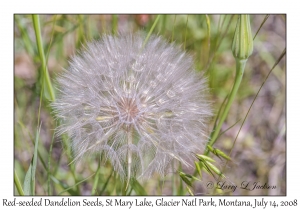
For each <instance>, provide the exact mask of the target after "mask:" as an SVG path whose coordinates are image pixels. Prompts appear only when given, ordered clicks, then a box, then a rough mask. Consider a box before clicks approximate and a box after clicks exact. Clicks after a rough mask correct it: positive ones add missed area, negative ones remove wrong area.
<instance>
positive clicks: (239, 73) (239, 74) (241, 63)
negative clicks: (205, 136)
mask: <svg viewBox="0 0 300 210" xmlns="http://www.w3.org/2000/svg"><path fill="white" fill-rule="evenodd" d="M246 62H247V59H245V60H240V59H236V75H235V81H234V85H233V88H232V90H231V93H230V95H229V98H228V101H227V104H226V106H225V108H224V111H223V113H222V115H221V117H220V121H219V123H218V125H217V126H216V129H215V130H214V131H213V132H212V134H211V138H210V141H209V143H208V144H209V145H211V146H212V145H214V143H215V142H216V140H217V138H218V135H219V133H220V130H221V128H222V125H223V123H224V121H225V119H226V117H227V115H228V112H229V109H230V107H231V105H232V102H233V100H234V98H235V95H236V93H237V91H238V89H239V86H240V84H241V81H242V78H243V74H244V70H245V65H246ZM208 153H209V150H208V149H207V148H206V151H205V155H208Z"/></svg>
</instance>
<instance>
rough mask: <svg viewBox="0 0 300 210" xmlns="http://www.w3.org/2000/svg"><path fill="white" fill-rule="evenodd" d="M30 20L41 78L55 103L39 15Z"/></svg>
mask: <svg viewBox="0 0 300 210" xmlns="http://www.w3.org/2000/svg"><path fill="white" fill-rule="evenodd" d="M32 20H33V26H34V32H35V37H36V43H37V46H38V51H39V56H40V59H41V63H42V69H43V77H44V78H45V80H46V84H47V89H48V91H49V94H50V98H51V100H52V101H55V94H54V90H53V87H52V83H51V80H50V76H49V72H48V68H47V63H46V59H45V53H44V48H43V41H42V35H41V27H40V19H39V15H32Z"/></svg>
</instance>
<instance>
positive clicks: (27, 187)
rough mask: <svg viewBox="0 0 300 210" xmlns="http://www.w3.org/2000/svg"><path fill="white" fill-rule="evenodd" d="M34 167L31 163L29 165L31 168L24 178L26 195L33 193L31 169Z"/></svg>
mask: <svg viewBox="0 0 300 210" xmlns="http://www.w3.org/2000/svg"><path fill="white" fill-rule="evenodd" d="M31 169H32V166H31V164H30V165H29V168H28V170H27V172H26V175H25V179H24V184H23V186H24V195H31V190H30V189H31V185H32V183H31V171H32V170H31Z"/></svg>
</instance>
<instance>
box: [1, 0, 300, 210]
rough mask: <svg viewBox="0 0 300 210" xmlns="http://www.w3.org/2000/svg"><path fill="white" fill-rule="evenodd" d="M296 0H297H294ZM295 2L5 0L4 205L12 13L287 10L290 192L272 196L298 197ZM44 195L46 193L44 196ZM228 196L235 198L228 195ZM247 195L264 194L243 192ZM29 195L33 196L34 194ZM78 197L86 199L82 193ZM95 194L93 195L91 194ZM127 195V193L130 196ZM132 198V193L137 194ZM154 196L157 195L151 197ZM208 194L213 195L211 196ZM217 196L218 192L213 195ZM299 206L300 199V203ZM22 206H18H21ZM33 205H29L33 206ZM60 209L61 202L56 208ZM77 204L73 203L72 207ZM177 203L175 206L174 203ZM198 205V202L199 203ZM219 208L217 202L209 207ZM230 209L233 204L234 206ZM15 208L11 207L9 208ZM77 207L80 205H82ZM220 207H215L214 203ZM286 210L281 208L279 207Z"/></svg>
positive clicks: (9, 158)
mask: <svg viewBox="0 0 300 210" xmlns="http://www.w3.org/2000/svg"><path fill="white" fill-rule="evenodd" d="M293 2H296V1H293ZM293 2H292V1H285V2H282V1H278V0H273V1H271V0H268V1H266V0H265V1H261V0H259V1H258V0H252V1H240V0H236V1H200V0H198V1H196V0H195V1H190V0H185V1H177V2H175V1H165V2H163V1H161V0H159V1H158V0H152V1H121V0H120V1H111V0H106V1H89V0H85V1H81V2H79V1H78V2H75V1H62V0H59V1H57V0H52V1H40V2H38V1H33V0H27V1H1V3H0V10H1V13H0V14H1V18H0V26H1V33H0V37H1V38H0V47H1V49H0V55H1V56H0V58H1V65H0V74H1V76H0V79H1V81H0V84H1V88H0V91H1V109H0V116H1V120H0V123H1V126H0V128H1V131H2V132H1V134H2V135H1V138H0V141H1V143H0V155H1V158H0V166H1V169H0V170H1V178H0V206H1V209H8V207H4V208H2V199H3V198H7V199H13V197H12V195H13V188H12V185H13V64H14V60H13V53H14V52H13V49H14V47H13V44H14V42H13V14H14V13H264V14H265V13H286V14H287V46H288V47H287V56H288V58H287V69H289V71H288V72H287V126H288V127H287V152H288V153H287V175H288V176H287V196H286V197H284V196H283V197H266V198H265V199H267V200H278V201H279V200H287V201H289V200H294V199H295V198H296V197H298V196H297V195H298V191H299V190H298V189H299V180H298V179H297V178H298V176H299V174H300V170H299V169H300V167H299V165H298V163H299V160H298V157H299V156H298V155H299V154H300V153H299V150H300V149H299V148H300V147H299V142H300V139H299V137H298V135H297V134H298V133H297V131H298V130H299V121H298V119H299V109H298V108H299V107H300V102H299V100H298V98H299V88H300V86H299V81H300V78H299V75H300V74H299V72H300V70H299V69H300V68H299V64H298V63H297V61H298V60H299V57H300V56H299V53H298V52H299V49H300V46H299V43H300V42H299V39H300V36H299V20H300V19H299V14H298V13H299V11H298V9H297V8H299V7H298V5H297V4H295V3H293ZM44 198H45V197H44ZM226 198H227V199H228V200H231V199H235V197H226ZM238 198H242V199H243V200H251V201H253V199H261V198H262V197H238ZM26 199H28V200H30V198H29V197H27V198H26ZM76 199H81V198H79V197H77V198H76ZM91 199H94V198H91ZM126 199H127V198H126ZM132 199H133V198H132ZM149 199H152V200H153V201H155V200H156V199H157V197H150V198H149ZM207 199H208V198H207ZM214 199H218V197H214ZM298 205H299V204H298ZM17 208H18V207H17ZM28 208H30V207H28ZM56 208H57V207H56ZM72 208H74V207H72ZM170 208H174V207H169V209H170ZM197 208H199V207H197ZM210 208H214V207H210ZM229 208H231V207H229ZM10 209H11V207H10ZM76 209H79V208H78V207H77V208H76ZM214 209H215V208H214ZM276 209H281V208H276Z"/></svg>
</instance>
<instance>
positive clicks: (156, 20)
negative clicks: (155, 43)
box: [142, 15, 161, 49]
mask: <svg viewBox="0 0 300 210" xmlns="http://www.w3.org/2000/svg"><path fill="white" fill-rule="evenodd" d="M160 16H161V15H157V16H156V18H155V20H154V23H153V25H152V27H151V29H150V31H149V32H148V34H147V37H146V39H145V41H144V43H143V46H142V49H143V48H144V47H145V45H146V44H147V42H148V40H149V38H150V36H151V34H152V32H153V30H154V28H155V26H156V24H157V22H158V20H159V18H160Z"/></svg>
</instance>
